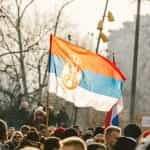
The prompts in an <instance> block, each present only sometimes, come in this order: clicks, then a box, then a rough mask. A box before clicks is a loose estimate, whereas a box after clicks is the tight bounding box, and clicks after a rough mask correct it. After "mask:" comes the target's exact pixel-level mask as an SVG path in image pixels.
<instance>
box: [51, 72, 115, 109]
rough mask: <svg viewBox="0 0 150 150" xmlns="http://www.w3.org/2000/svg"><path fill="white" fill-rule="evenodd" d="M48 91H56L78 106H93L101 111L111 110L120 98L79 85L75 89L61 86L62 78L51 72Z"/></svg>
mask: <svg viewBox="0 0 150 150" xmlns="http://www.w3.org/2000/svg"><path fill="white" fill-rule="evenodd" d="M48 91H49V92H51V93H56V94H57V95H58V96H60V97H62V98H64V99H65V100H67V101H69V102H72V103H74V104H75V105H76V106H78V107H93V108H94V109H96V110H100V111H109V110H110V108H111V107H112V106H113V105H114V104H115V103H116V102H117V100H118V99H116V98H114V97H109V96H105V95H99V94H96V93H92V92H90V91H88V90H86V89H83V88H81V87H77V88H76V89H74V90H67V89H65V88H63V87H62V86H61V83H60V78H57V77H56V76H55V74H54V73H49V85H48Z"/></svg>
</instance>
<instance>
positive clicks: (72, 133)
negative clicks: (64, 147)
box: [64, 128, 78, 138]
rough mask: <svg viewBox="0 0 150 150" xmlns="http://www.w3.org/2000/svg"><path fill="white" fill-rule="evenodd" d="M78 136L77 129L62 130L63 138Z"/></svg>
mask: <svg viewBox="0 0 150 150" xmlns="http://www.w3.org/2000/svg"><path fill="white" fill-rule="evenodd" d="M72 136H78V133H77V131H76V130H75V129H74V128H69V129H66V130H65V132H64V138H67V137H72Z"/></svg>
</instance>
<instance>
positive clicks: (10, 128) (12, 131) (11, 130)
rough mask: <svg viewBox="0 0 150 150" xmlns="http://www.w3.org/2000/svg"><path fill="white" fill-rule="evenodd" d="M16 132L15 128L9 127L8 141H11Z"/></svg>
mask: <svg viewBox="0 0 150 150" xmlns="http://www.w3.org/2000/svg"><path fill="white" fill-rule="evenodd" d="M15 130H16V129H15V128H14V127H9V129H8V139H10V138H11V137H12V135H13V133H14V132H15Z"/></svg>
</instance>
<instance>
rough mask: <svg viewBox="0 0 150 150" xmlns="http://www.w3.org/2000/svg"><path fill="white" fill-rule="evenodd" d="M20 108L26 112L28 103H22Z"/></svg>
mask: <svg viewBox="0 0 150 150" xmlns="http://www.w3.org/2000/svg"><path fill="white" fill-rule="evenodd" d="M21 108H23V109H24V110H28V109H29V103H28V102H27V101H23V102H22V103H21Z"/></svg>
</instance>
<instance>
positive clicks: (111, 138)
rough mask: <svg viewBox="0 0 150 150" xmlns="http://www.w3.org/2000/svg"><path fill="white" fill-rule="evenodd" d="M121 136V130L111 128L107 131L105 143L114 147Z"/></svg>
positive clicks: (114, 127)
mask: <svg viewBox="0 0 150 150" xmlns="http://www.w3.org/2000/svg"><path fill="white" fill-rule="evenodd" d="M120 136H121V129H120V128H119V127H116V126H109V127H108V128H106V130H105V142H106V144H107V146H110V147H113V145H114V144H115V143H116V141H117V139H118V138H119V137H120Z"/></svg>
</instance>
